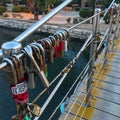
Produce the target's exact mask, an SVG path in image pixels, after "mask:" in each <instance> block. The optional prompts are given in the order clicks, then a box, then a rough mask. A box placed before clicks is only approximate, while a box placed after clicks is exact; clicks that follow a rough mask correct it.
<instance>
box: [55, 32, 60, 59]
mask: <svg viewBox="0 0 120 120" xmlns="http://www.w3.org/2000/svg"><path fill="white" fill-rule="evenodd" d="M54 37H55V39H56V45H55V53H54V57H55V58H57V57H59V40H58V35H57V34H54Z"/></svg>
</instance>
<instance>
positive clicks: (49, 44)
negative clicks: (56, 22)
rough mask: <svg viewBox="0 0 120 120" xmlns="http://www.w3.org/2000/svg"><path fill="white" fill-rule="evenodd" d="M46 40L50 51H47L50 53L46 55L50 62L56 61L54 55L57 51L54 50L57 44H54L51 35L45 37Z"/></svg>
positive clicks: (47, 48)
mask: <svg viewBox="0 0 120 120" xmlns="http://www.w3.org/2000/svg"><path fill="white" fill-rule="evenodd" d="M44 42H45V43H46V50H47V52H48V53H47V54H48V55H47V56H46V57H48V62H49V63H53V61H54V58H53V56H54V53H55V51H54V48H55V45H54V46H53V41H52V40H51V39H50V38H49V37H48V38H45V39H44Z"/></svg>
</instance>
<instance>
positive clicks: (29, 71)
mask: <svg viewBox="0 0 120 120" xmlns="http://www.w3.org/2000/svg"><path fill="white" fill-rule="evenodd" d="M21 52H22V53H24V66H25V76H26V77H25V78H26V80H27V84H28V87H29V88H30V89H34V88H35V78H34V76H35V72H34V65H33V64H32V62H31V60H30V59H29V58H28V57H27V55H26V53H25V51H24V50H22V51H21Z"/></svg>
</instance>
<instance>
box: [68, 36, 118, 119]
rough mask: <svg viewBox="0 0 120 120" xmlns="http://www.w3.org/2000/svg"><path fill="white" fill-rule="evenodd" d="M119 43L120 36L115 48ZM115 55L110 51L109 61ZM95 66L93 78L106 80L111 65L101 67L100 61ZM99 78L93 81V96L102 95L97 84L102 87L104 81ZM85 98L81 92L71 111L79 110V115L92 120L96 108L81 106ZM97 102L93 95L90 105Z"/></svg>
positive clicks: (74, 112) (116, 47)
mask: <svg viewBox="0 0 120 120" xmlns="http://www.w3.org/2000/svg"><path fill="white" fill-rule="evenodd" d="M119 44H120V38H119V39H118V40H116V41H115V48H114V49H115V50H117V49H118V46H119ZM99 57H100V56H99ZM113 57H114V54H113V53H109V54H108V60H109V61H110V60H112V59H113ZM95 67H96V69H95V73H94V75H93V78H95V79H99V80H106V76H105V75H106V74H108V72H109V71H110V70H111V68H110V66H109V65H108V64H107V65H106V68H105V69H101V68H102V64H101V63H99V64H96V66H95ZM99 80H93V83H92V86H93V87H92V89H91V95H92V96H99V95H100V91H99V90H98V89H96V88H95V86H97V87H100V88H102V86H103V82H100V81H99ZM85 90H86V88H85V87H84V88H83V91H85ZM84 98H85V95H83V94H81V95H80V96H79V97H78V98H77V101H76V103H75V104H74V107H73V108H72V110H71V111H70V112H71V113H73V114H77V112H78V114H77V115H78V116H82V115H83V118H86V119H89V120H92V115H93V113H94V109H93V108H91V107H87V108H86V107H85V105H83V106H81V104H79V102H81V103H82V102H83V103H85V99H84ZM96 102H97V98H95V97H91V98H90V101H89V104H90V106H93V107H94V106H95V105H96ZM71 105H72V104H71ZM71 105H70V106H71ZM85 109H86V110H85ZM78 110H79V111H78ZM83 111H84V114H83ZM72 119H73V118H72ZM72 119H69V120H72ZM78 119H80V118H79V117H76V119H74V120H78Z"/></svg>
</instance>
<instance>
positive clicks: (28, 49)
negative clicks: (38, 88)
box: [24, 45, 49, 88]
mask: <svg viewBox="0 0 120 120" xmlns="http://www.w3.org/2000/svg"><path fill="white" fill-rule="evenodd" d="M24 51H25V52H26V54H27V56H28V58H29V59H30V60H31V61H32V63H33V65H34V67H35V69H34V70H35V73H36V74H37V76H38V77H39V79H40V80H41V81H42V83H43V85H44V87H46V88H48V87H49V82H48V80H47V78H46V76H45V74H44V72H43V71H42V70H41V69H40V67H39V65H38V64H37V62H36V60H35V58H34V57H33V51H32V48H31V46H30V45H27V46H26V47H25V48H24Z"/></svg>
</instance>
